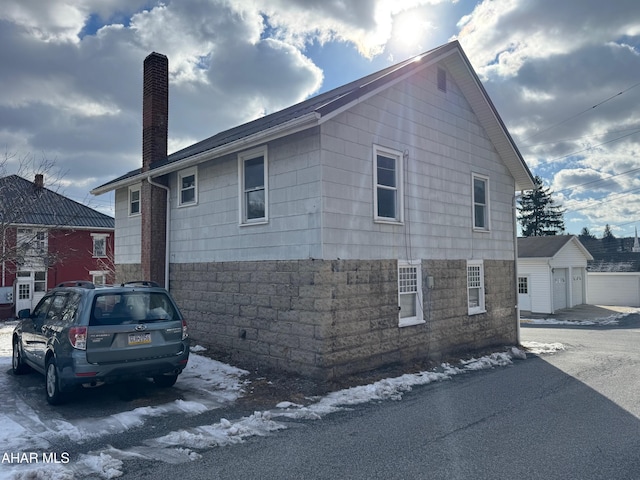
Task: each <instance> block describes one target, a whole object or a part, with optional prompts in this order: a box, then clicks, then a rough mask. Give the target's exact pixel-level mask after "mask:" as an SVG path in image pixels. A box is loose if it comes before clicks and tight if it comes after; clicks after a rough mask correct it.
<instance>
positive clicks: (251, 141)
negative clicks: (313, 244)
mask: <svg viewBox="0 0 640 480" xmlns="http://www.w3.org/2000/svg"><path fill="white" fill-rule="evenodd" d="M320 118H321V115H320V114H319V113H317V112H311V113H308V114H306V115H303V116H301V117H298V118H294V119H293V120H289V121H288V122H285V123H282V124H280V125H276V126H275V127H272V128H270V129H267V130H262V131H260V132H257V133H254V134H253V135H249V136H247V137H243V138H240V139H238V140H234V141H233V142H230V143H225V144H224V145H220V146H219V147H215V148H213V149H211V150H205V151H204V152H200V153H197V154H195V155H193V156H191V157H186V158H184V159H182V160H176V161H175V162H171V163H169V164H167V165H163V166H162V167H158V168H155V169H153V176H155V177H159V176H161V175H166V174H167V173H171V172H174V171H176V170H182V169H183V168H188V167H192V166H194V165H198V164H200V163H203V162H206V161H208V160H213V159H215V158H219V157H222V156H223V155H227V154H229V153H233V152H236V151H239V150H244V149H246V148H249V147H253V146H255V145H258V144H261V143H265V142H268V141H271V140H275V139H276V138H280V137H283V136H285V135H291V134H293V133H297V132H299V131H301V130H306V129H307V128H311V127H313V126H316V125H318V123H319V122H318V121H319V120H320ZM149 178H150V173H149V172H144V173H140V174H138V175H134V176H133V177H129V178H126V179H123V180H121V181H119V182H116V183H110V184H106V185H102V186H101V187H97V188H94V189H93V190H91V194H92V195H102V194H103V193H107V192H110V191H112V190H116V189H118V188H121V187H126V186H129V185H133V184H135V183H138V182H140V181H141V180H144V179H147V180H148V179H149ZM153 185H156V184H153ZM162 188H165V187H164V185H163V186H162Z"/></svg>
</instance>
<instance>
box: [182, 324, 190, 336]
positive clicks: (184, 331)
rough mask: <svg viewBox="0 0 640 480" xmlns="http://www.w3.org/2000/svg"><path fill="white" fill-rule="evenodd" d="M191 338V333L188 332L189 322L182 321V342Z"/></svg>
mask: <svg viewBox="0 0 640 480" xmlns="http://www.w3.org/2000/svg"><path fill="white" fill-rule="evenodd" d="M188 336H189V332H187V322H186V321H185V320H182V340H186V339H187V337H188Z"/></svg>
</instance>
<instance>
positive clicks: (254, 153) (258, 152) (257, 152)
mask: <svg viewBox="0 0 640 480" xmlns="http://www.w3.org/2000/svg"><path fill="white" fill-rule="evenodd" d="M257 157H262V158H263V159H264V217H262V218H257V219H247V218H246V216H247V215H246V211H247V207H246V205H245V195H244V193H245V192H244V162H245V161H247V160H251V159H253V158H257ZM238 213H239V215H238V222H239V224H240V226H241V227H242V226H248V225H264V224H266V223H269V158H268V156H267V147H266V146H265V147H259V148H254V149H253V150H249V151H246V152H242V153H239V154H238Z"/></svg>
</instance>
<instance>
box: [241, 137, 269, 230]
mask: <svg viewBox="0 0 640 480" xmlns="http://www.w3.org/2000/svg"><path fill="white" fill-rule="evenodd" d="M238 172H239V179H238V184H239V185H240V224H241V225H247V224H253V223H266V222H267V221H268V219H269V216H268V210H269V186H268V182H267V179H268V161H267V150H266V148H260V149H256V150H251V151H249V152H245V153H242V154H240V155H239V156H238Z"/></svg>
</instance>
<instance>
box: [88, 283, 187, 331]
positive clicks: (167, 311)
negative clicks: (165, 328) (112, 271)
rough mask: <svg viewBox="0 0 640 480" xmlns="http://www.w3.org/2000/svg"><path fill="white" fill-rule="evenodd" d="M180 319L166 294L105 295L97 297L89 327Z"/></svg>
mask: <svg viewBox="0 0 640 480" xmlns="http://www.w3.org/2000/svg"><path fill="white" fill-rule="evenodd" d="M178 319H179V317H178V313H177V312H176V309H175V308H174V306H173V303H171V300H169V297H168V296H167V294H166V293H163V292H139V291H136V292H121V293H104V294H99V295H96V298H95V300H94V302H93V307H92V310H91V318H90V320H89V325H120V324H123V323H139V322H154V321H156V322H157V321H167V320H178Z"/></svg>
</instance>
